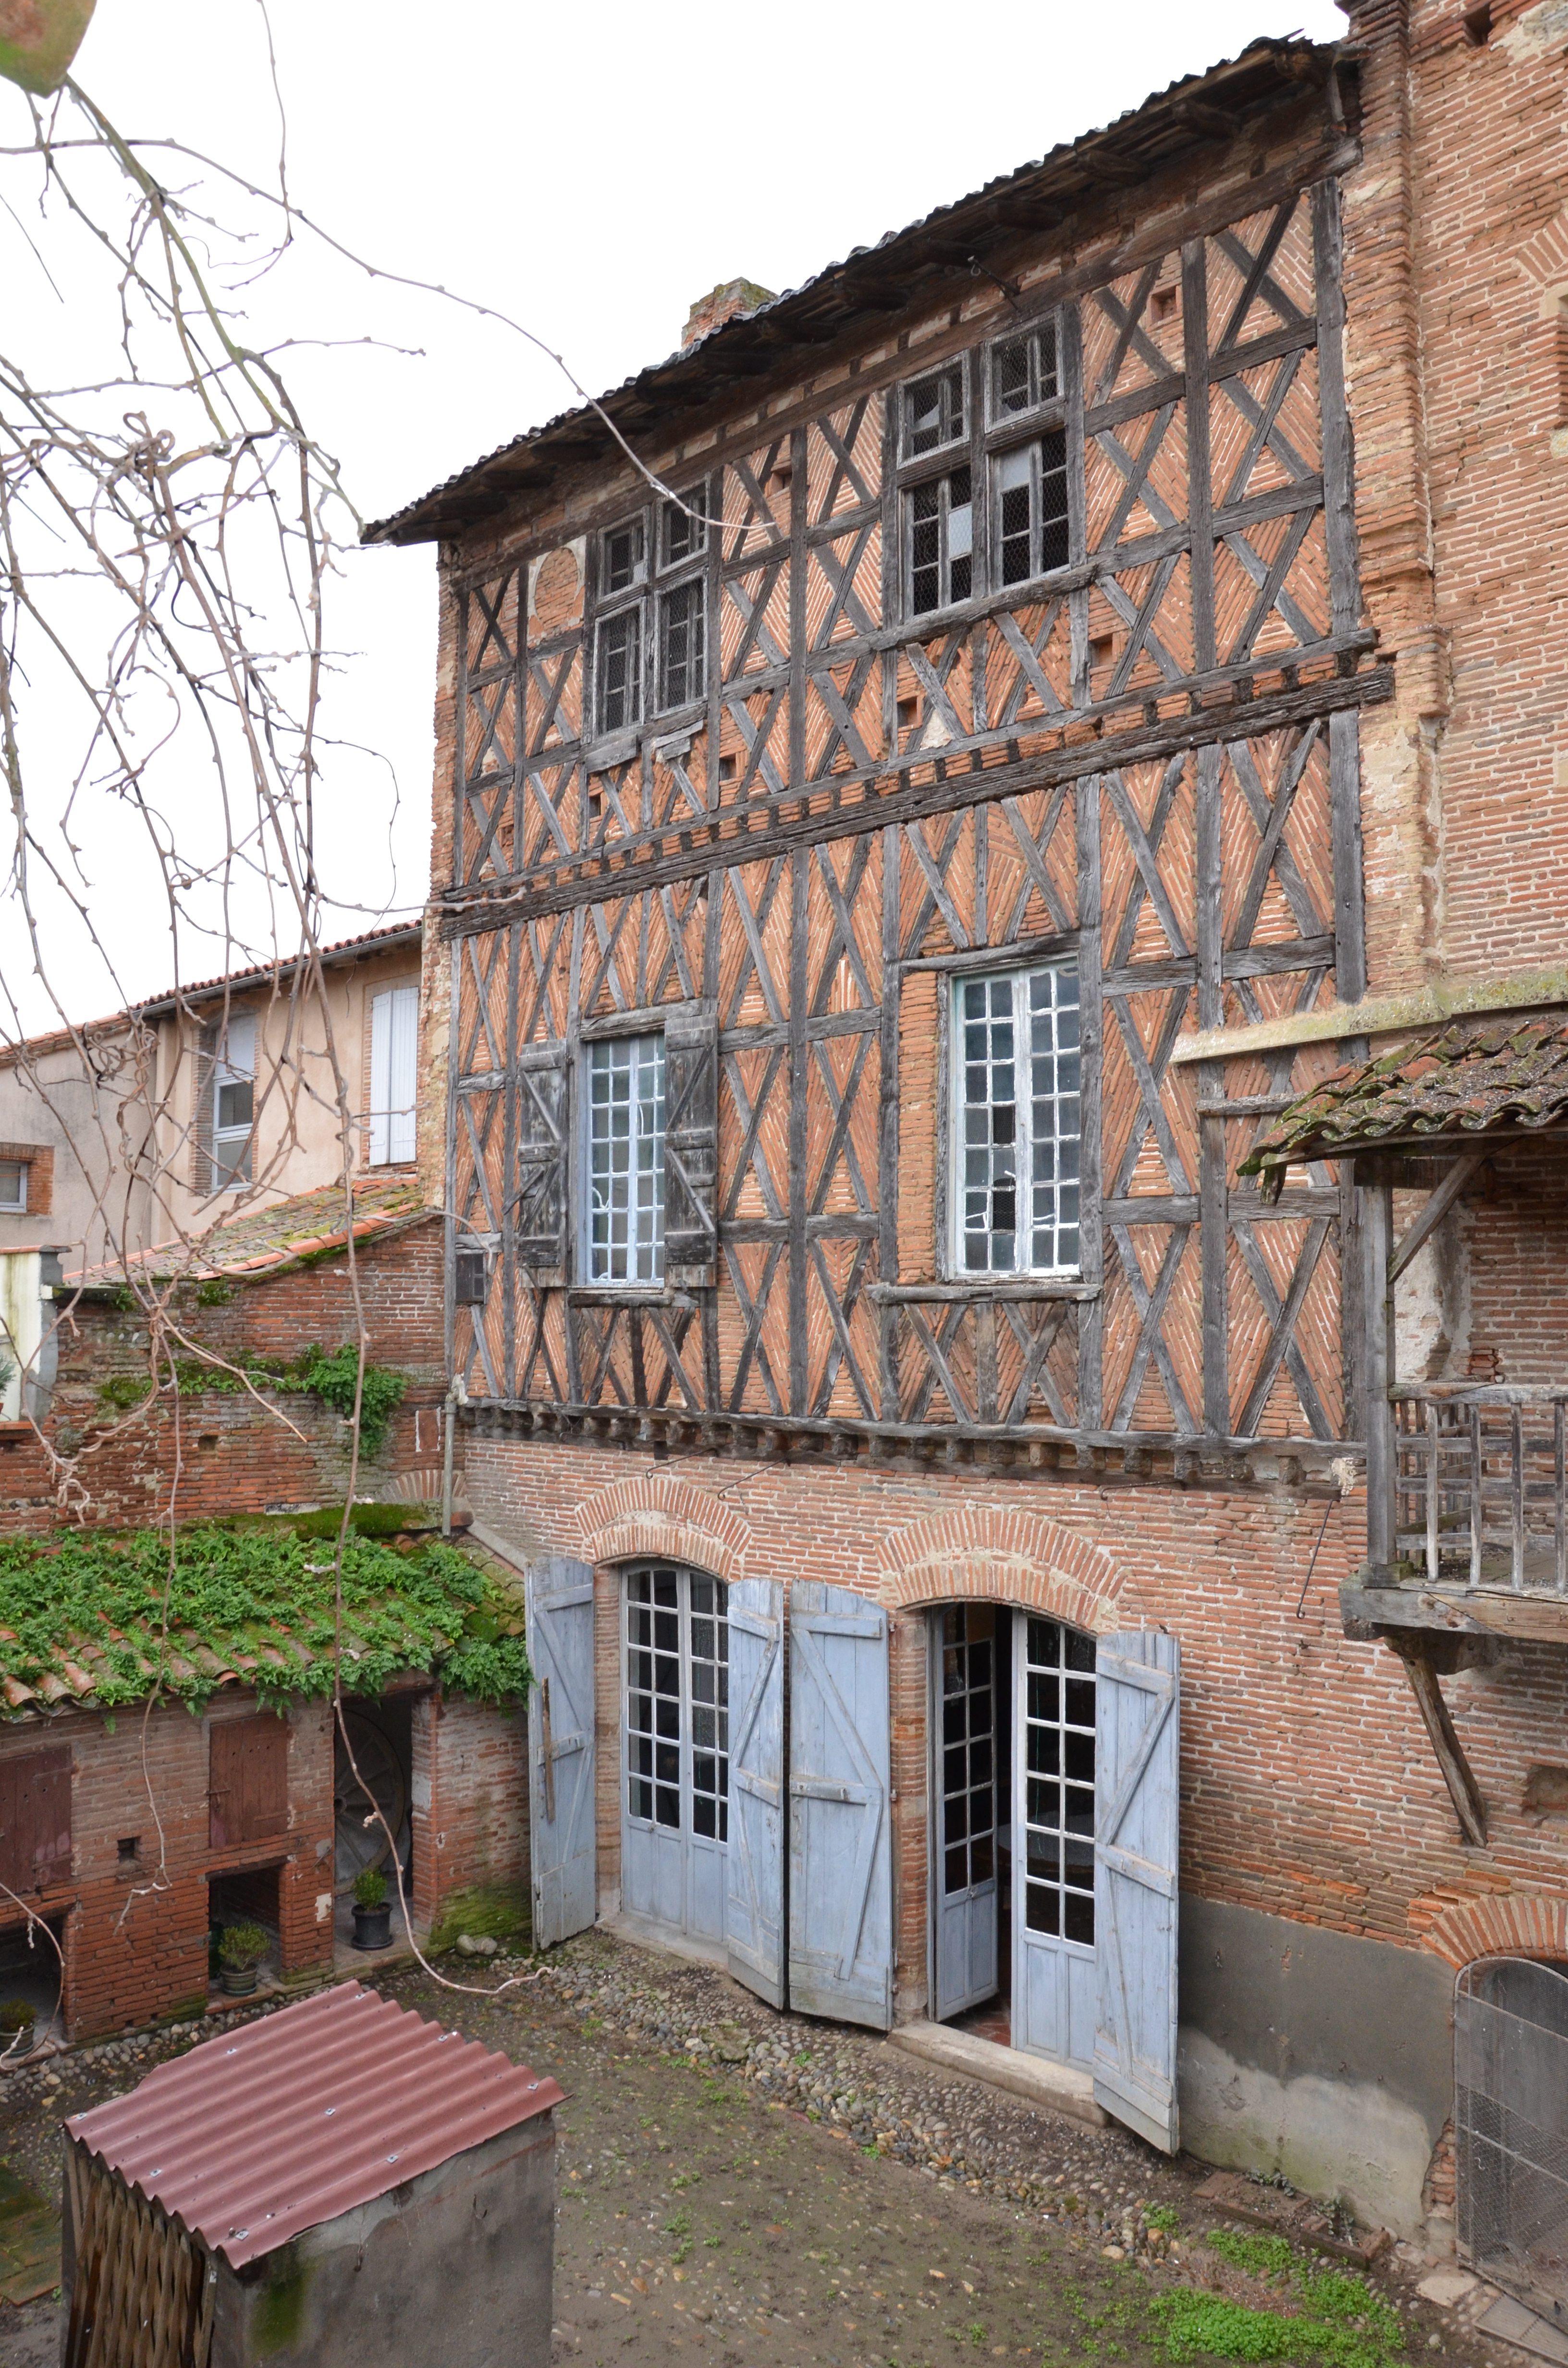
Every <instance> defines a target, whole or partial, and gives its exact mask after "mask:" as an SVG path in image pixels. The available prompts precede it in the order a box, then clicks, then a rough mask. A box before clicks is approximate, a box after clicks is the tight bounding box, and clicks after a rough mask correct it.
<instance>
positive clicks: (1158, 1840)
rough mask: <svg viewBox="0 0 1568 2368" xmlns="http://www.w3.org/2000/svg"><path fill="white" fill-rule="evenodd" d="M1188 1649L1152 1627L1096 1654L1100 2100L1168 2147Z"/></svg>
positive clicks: (1103, 1645)
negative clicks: (1182, 1686) (1181, 1714)
mask: <svg viewBox="0 0 1568 2368" xmlns="http://www.w3.org/2000/svg"><path fill="white" fill-rule="evenodd" d="M1180 1666H1181V1656H1180V1648H1179V1646H1178V1645H1177V1644H1176V1638H1175V1637H1174V1636H1164V1635H1160V1634H1157V1633H1155V1632H1154V1631H1153V1630H1138V1631H1134V1632H1132V1633H1131V1634H1127V1635H1121V1636H1102V1637H1101V1638H1100V1640H1099V1647H1098V1650H1097V1652H1096V1656H1095V1679H1096V1716H1095V1725H1096V1738H1095V1794H1096V1812H1097V1814H1096V1829H1095V1953H1096V1958H1097V1960H1098V1972H1099V2015H1098V2021H1097V2024H1096V2031H1095V2074H1094V2077H1095V2100H1096V2103H1097V2104H1100V2105H1103V2106H1104V2108H1105V2110H1106V2112H1108V2113H1114V2114H1115V2115H1116V2118H1117V2120H1118V2121H1119V2122H1125V2123H1127V2125H1128V2127H1129V2128H1130V2129H1134V2130H1136V2131H1137V2132H1138V2135H1139V2136H1140V2137H1144V2138H1147V2139H1148V2141H1149V2143H1150V2145H1151V2146H1158V2147H1159V2148H1160V2150H1161V2152H1162V2153H1164V2154H1175V2153H1176V2148H1177V2146H1178V2145H1179V2143H1180V2140H1179V2134H1178V2126H1177V2118H1176V1902H1177V1888H1176V1885H1177V1859H1176V1839H1177V1820H1178V1814H1179V1807H1178V1804H1179V1795H1178V1792H1177V1785H1176V1755H1177V1715H1176V1707H1177V1704H1176V1697H1177V1688H1178V1678H1179V1670H1180Z"/></svg>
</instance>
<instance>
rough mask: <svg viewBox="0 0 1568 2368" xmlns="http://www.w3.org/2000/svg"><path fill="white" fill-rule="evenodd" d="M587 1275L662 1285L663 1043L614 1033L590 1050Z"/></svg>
mask: <svg viewBox="0 0 1568 2368" xmlns="http://www.w3.org/2000/svg"><path fill="white" fill-rule="evenodd" d="M587 1253H588V1255H587V1276H588V1281H590V1282H627V1283H657V1282H662V1281H663V1280H664V1273H665V1040H664V1038H663V1036H662V1035H657V1036H612V1037H608V1038H606V1039H604V1040H603V1041H601V1042H598V1043H597V1044H593V1045H590V1047H589V1049H588V1209H587Z"/></svg>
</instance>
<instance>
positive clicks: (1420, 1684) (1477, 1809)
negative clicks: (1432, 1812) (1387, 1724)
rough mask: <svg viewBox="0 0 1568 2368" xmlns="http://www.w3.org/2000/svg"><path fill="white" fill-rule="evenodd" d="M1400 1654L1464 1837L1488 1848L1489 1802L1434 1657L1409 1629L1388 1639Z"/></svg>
mask: <svg viewBox="0 0 1568 2368" xmlns="http://www.w3.org/2000/svg"><path fill="white" fill-rule="evenodd" d="M1385 1641H1386V1642H1387V1644H1388V1645H1390V1647H1391V1648H1392V1651H1393V1652H1394V1653H1396V1654H1397V1655H1398V1656H1399V1658H1400V1660H1401V1661H1402V1662H1403V1667H1404V1674H1405V1676H1406V1677H1407V1678H1408V1679H1409V1680H1410V1691H1411V1692H1412V1693H1413V1694H1414V1695H1415V1706H1416V1708H1417V1710H1418V1711H1419V1712H1420V1713H1421V1718H1422V1724H1423V1725H1425V1727H1426V1733H1427V1736H1429V1738H1430V1740H1431V1745H1432V1750H1433V1754H1434V1756H1435V1757H1436V1759H1437V1766H1438V1768H1439V1769H1440V1770H1441V1771H1442V1777H1443V1782H1444V1783H1445V1784H1446V1785H1447V1786H1448V1788H1449V1800H1450V1801H1451V1802H1452V1803H1453V1804H1454V1815H1455V1816H1457V1817H1458V1819H1459V1821H1460V1839H1462V1840H1464V1841H1465V1842H1467V1843H1468V1844H1469V1845H1470V1847H1471V1849H1472V1850H1484V1849H1485V1848H1486V1804H1485V1802H1484V1801H1483V1799H1482V1797H1481V1787H1480V1785H1479V1784H1477V1782H1476V1781H1475V1774H1474V1771H1473V1770H1472V1769H1471V1764H1470V1762H1469V1760H1468V1759H1466V1758H1465V1756H1464V1746H1463V1745H1462V1744H1461V1743H1460V1739H1459V1735H1458V1733H1457V1731H1456V1729H1455V1726H1454V1722H1453V1719H1452V1718H1451V1716H1450V1715H1449V1705H1448V1703H1447V1702H1445V1701H1444V1700H1443V1689H1442V1687H1441V1686H1440V1684H1439V1683H1438V1681H1437V1670H1436V1668H1434V1666H1433V1663H1432V1657H1431V1655H1430V1653H1429V1652H1428V1651H1427V1649H1426V1645H1425V1644H1424V1643H1423V1642H1422V1641H1421V1639H1420V1638H1419V1636H1418V1635H1417V1634H1415V1633H1414V1632H1412V1631H1411V1630H1409V1629H1402V1630H1395V1631H1393V1632H1392V1633H1391V1634H1389V1635H1388V1637H1387V1638H1386V1640H1385Z"/></svg>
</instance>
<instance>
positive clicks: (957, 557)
mask: <svg viewBox="0 0 1568 2368" xmlns="http://www.w3.org/2000/svg"><path fill="white" fill-rule="evenodd" d="M903 498H904V503H905V507H906V514H907V527H906V535H907V549H908V566H909V608H910V614H911V615H912V616H915V617H923V616H925V615H926V612H927V610H929V609H948V608H950V607H951V606H952V605H953V603H954V602H955V601H958V600H967V599H968V598H969V596H970V592H971V588H972V580H973V579H972V567H973V552H974V505H973V499H972V490H971V472H970V471H969V470H968V469H954V470H952V471H951V472H949V475H947V476H945V477H933V478H931V479H930V480H929V481H928V483H926V484H924V485H916V486H915V488H914V489H913V491H911V492H910V493H907V494H906V495H904V497H903Z"/></svg>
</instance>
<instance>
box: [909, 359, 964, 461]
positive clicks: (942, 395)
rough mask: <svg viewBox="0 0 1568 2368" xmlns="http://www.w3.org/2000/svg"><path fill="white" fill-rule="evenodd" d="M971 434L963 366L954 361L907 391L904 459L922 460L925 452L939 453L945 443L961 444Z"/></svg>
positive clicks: (916, 382)
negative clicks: (965, 400)
mask: <svg viewBox="0 0 1568 2368" xmlns="http://www.w3.org/2000/svg"><path fill="white" fill-rule="evenodd" d="M968 433H969V416H968V412H967V409H966V407H965V404H964V386H963V364H962V363H961V362H950V363H949V365H948V367H947V369H946V370H934V371H933V372H932V374H931V376H930V377H929V378H922V379H916V381H915V384H914V385H913V386H906V387H905V388H904V390H903V457H904V459H905V460H906V461H915V460H918V459H919V457H920V455H921V454H922V453H923V452H939V451H940V450H941V449H942V446H943V445H944V444H961V443H962V441H963V439H964V438H965V437H966V436H967V435H968Z"/></svg>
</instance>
